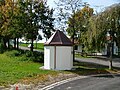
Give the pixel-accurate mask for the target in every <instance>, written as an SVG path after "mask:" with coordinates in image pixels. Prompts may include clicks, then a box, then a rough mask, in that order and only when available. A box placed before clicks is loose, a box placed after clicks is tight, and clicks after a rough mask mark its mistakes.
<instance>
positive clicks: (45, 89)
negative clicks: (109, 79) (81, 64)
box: [38, 74, 120, 90]
mask: <svg viewBox="0 0 120 90" xmlns="http://www.w3.org/2000/svg"><path fill="white" fill-rule="evenodd" d="M104 75H108V76H109V75H111V76H113V77H114V75H120V74H96V75H89V76H77V77H74V78H69V79H66V80H62V81H60V82H56V83H53V84H51V85H48V86H46V87H44V88H41V89H38V90H50V89H52V88H54V87H56V86H59V85H62V84H65V83H67V82H70V81H74V80H77V79H84V78H88V77H95V76H104Z"/></svg>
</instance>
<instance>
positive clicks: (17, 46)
mask: <svg viewBox="0 0 120 90" xmlns="http://www.w3.org/2000/svg"><path fill="white" fill-rule="evenodd" d="M17 49H19V39H18V38H17Z"/></svg>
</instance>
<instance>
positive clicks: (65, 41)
mask: <svg viewBox="0 0 120 90" xmlns="http://www.w3.org/2000/svg"><path fill="white" fill-rule="evenodd" d="M44 45H45V46H72V45H73V43H72V42H71V41H70V39H69V38H68V37H67V36H66V35H65V34H64V33H63V32H62V31H60V30H57V31H56V32H55V33H54V34H53V35H52V36H51V37H50V38H49V39H48V41H47V42H45V43H44Z"/></svg>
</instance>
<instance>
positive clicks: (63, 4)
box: [56, 0, 82, 60]
mask: <svg viewBox="0 0 120 90" xmlns="http://www.w3.org/2000/svg"><path fill="white" fill-rule="evenodd" d="M56 4H57V6H58V10H59V11H58V12H59V13H58V16H59V17H58V19H59V20H58V21H59V22H61V23H63V24H64V25H65V26H67V20H68V18H69V17H71V16H72V15H75V12H76V11H77V10H78V9H80V7H81V5H82V3H81V0H59V2H58V3H56ZM71 21H72V29H73V34H72V35H71V37H72V42H73V45H74V39H75V37H74V35H75V31H76V30H75V17H74V16H73V18H72V20H71ZM64 25H62V26H64ZM62 28H65V27H62ZM74 55H75V52H74V46H73V60H74V57H75V56H74Z"/></svg>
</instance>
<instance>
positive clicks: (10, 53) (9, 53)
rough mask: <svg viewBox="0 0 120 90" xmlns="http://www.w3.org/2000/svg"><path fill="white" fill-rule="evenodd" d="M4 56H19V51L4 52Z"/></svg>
mask: <svg viewBox="0 0 120 90" xmlns="http://www.w3.org/2000/svg"><path fill="white" fill-rule="evenodd" d="M5 54H6V55H7V56H9V57H15V56H19V55H20V53H19V51H17V50H12V51H6V52H5Z"/></svg>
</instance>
